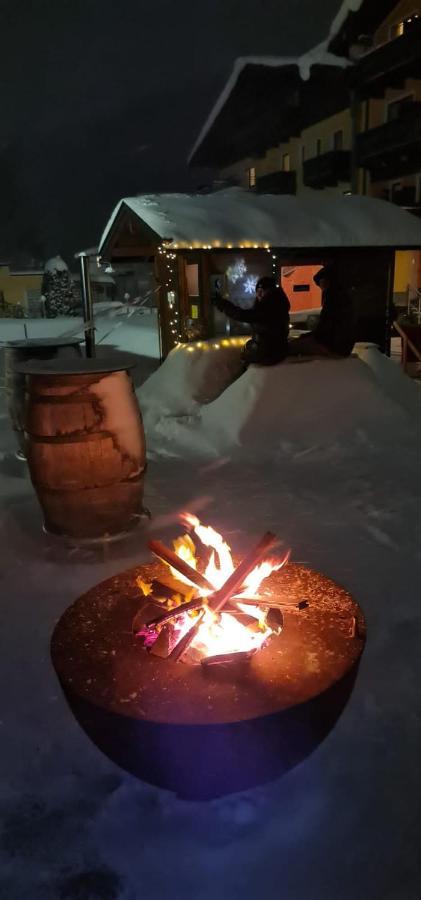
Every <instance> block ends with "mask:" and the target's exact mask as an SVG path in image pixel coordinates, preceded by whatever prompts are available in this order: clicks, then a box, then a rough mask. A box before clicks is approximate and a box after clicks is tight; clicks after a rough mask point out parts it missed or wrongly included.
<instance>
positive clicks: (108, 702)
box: [52, 561, 365, 724]
mask: <svg viewBox="0 0 421 900" xmlns="http://www.w3.org/2000/svg"><path fill="white" fill-rule="evenodd" d="M163 571H164V567H163V565H162V564H161V563H159V562H158V561H157V562H153V563H151V564H150V565H145V566H140V567H137V568H135V569H129V570H127V571H126V572H123V573H121V574H119V575H117V576H115V577H114V578H110V579H109V580H107V581H104V582H102V583H101V584H99V585H96V586H95V587H94V588H92V589H91V590H90V591H88V592H87V593H86V594H84V595H83V596H82V597H80V598H79V599H78V600H77V601H76V602H75V603H74V604H73V605H72V606H70V607H69V608H68V609H67V610H66V612H65V613H64V615H63V616H62V618H61V619H60V621H59V623H58V625H57V627H56V629H55V631H54V634H53V638H52V658H53V663H54V666H55V669H56V671H57V674H58V676H59V678H60V680H61V682H62V684H63V686H64V687H66V688H68V689H70V690H71V691H72V692H73V693H75V694H76V695H78V696H80V697H82V698H83V699H85V700H87V701H88V702H90V703H93V704H95V705H96V706H99V707H102V708H104V709H108V710H110V711H112V712H115V713H119V714H122V715H125V716H132V717H133V718H137V719H143V720H147V721H153V722H166V723H172V724H211V723H222V722H230V721H242V720H246V719H247V720H248V719H253V718H255V717H259V716H262V715H269V714H271V713H274V712H278V711H280V710H282V709H287V708H288V707H291V706H294V705H297V704H300V703H303V702H305V701H306V700H309V699H310V698H312V697H315V696H317V695H318V694H320V693H322V692H323V691H325V690H326V689H328V688H329V687H330V686H331V685H333V684H335V683H336V682H338V681H340V680H341V678H342V677H343V676H344V675H345V674H346V673H347V672H349V671H350V670H351V669H352V668H353V667H354V665H355V664H356V663H357V662H358V659H359V657H360V655H361V653H362V650H363V646H364V635H365V623H364V617H363V614H362V612H361V610H360V608H359V607H358V605H357V604H356V603H355V601H354V600H353V599H352V597H351V596H350V594H348V593H347V592H346V591H345V590H344V589H343V588H342V587H340V586H338V585H337V584H335V583H334V582H333V581H331V580H330V579H328V578H326V576H324V575H321V574H320V573H318V572H314V571H312V570H311V569H308V568H306V567H305V566H302V565H298V564H294V563H290V564H289V565H288V566H286V567H285V568H284V569H283V570H281V572H274V573H273V574H272V575H271V576H270V577H269V578H268V579H267V580H266V581H265V582H264V583H263V586H262V594H263V593H264V594H266V593H268V595H269V596H268V600H269V599H270V594H273V595H274V596H276V598H277V600H278V601H279V599H283V600H285V603H286V604H288V605H286V606H285V608H284V628H283V631H282V633H281V634H280V635H278V636H273V637H271V638H270V639H269V640H268V642H267V644H266V645H265V646H264V647H263V649H262V650H260V651H258V652H257V653H256V654H255V655H254V656H253V658H252V659H251V660H250V661H249V662H247V663H246V664H244V665H243V666H242V667H237V668H235V667H232V666H230V667H227V668H226V669H225V670H224V671H221V669H219V670H218V671H217V672H216V671H215V670H214V669H213V668H211V669H209V670H206V671H204V670H203V668H202V667H200V666H191V665H186V664H183V663H176V662H172V661H170V660H162V659H157V658H156V657H154V656H152V655H150V654H148V653H147V651H145V650H144V649H143V648H142V645H141V642H140V640H139V639H138V638H136V637H135V636H134V635H133V633H132V622H133V618H134V616H135V614H136V612H137V611H138V609H139V606H140V604H141V602H143V598H142V595H141V593H140V591H139V588H138V587H137V585H136V577H137V576H139V575H141V576H142V578H143V579H145V580H151V579H152V578H154V577H155V578H156V577H159V574H160V572H163ZM304 598H305V599H307V600H308V604H309V605H308V607H306V608H305V609H302V610H298V609H292V608H291V604H292V603H298V602H299V601H300V600H302V599H304ZM354 618H355V619H356V620H357V629H356V634H354V635H353V620H354Z"/></svg>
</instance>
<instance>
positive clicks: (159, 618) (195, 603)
mask: <svg viewBox="0 0 421 900" xmlns="http://www.w3.org/2000/svg"><path fill="white" fill-rule="evenodd" d="M155 605H156V604H155ZM202 605H203V598H202V597H194V598H193V599H192V600H189V601H188V602H187V603H180V605H179V606H174V608H173V609H166V610H164V611H163V612H162V611H161V612H159V613H158V614H157V615H156V616H155V618H154V619H153V620H151V621H150V622H149V628H157V627H158V625H162V624H163V623H164V622H168V621H169V620H170V619H175V618H176V617H177V616H181V614H182V613H185V612H188V611H189V610H192V609H199V608H200V607H201V606H202Z"/></svg>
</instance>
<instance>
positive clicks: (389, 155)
mask: <svg viewBox="0 0 421 900" xmlns="http://www.w3.org/2000/svg"><path fill="white" fill-rule="evenodd" d="M420 154H421V103H418V102H414V103H411V104H409V105H408V106H406V107H404V108H403V109H402V112H401V115H400V116H399V118H398V119H394V120H393V121H391V122H385V124H384V125H379V126H378V127H377V128H371V129H370V130H369V131H364V132H362V133H361V134H359V135H358V137H357V160H358V165H359V166H361V167H362V168H364V169H368V170H369V171H370V174H371V179H372V181H383V180H386V179H389V178H399V176H401V175H410V174H412V173H414V172H418V171H419V169H420Z"/></svg>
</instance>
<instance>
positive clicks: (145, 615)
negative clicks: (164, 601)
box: [132, 600, 162, 634]
mask: <svg viewBox="0 0 421 900" xmlns="http://www.w3.org/2000/svg"><path fill="white" fill-rule="evenodd" d="M159 615H162V608H161V607H160V605H159V604H158V603H154V602H153V601H150V600H147V601H146V602H145V603H142V606H141V608H140V609H139V611H138V612H137V613H136V615H135V617H134V619H133V622H132V629H133V631H134V632H135V634H136V633H137V634H138V633H139V632H140V631H141V630H142V629H143V628H150V627H151V623H153V621H154V620H155V619H157V618H158V617H159Z"/></svg>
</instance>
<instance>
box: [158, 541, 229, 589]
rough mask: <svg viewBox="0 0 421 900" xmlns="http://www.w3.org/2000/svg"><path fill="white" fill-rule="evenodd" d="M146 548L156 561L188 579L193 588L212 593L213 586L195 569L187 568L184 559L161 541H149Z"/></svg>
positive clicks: (187, 565)
mask: <svg viewBox="0 0 421 900" xmlns="http://www.w3.org/2000/svg"><path fill="white" fill-rule="evenodd" d="M148 547H149V549H150V550H152V553H154V554H155V556H157V557H158V559H161V560H162V562H164V563H167V565H169V566H172V568H173V569H176V571H177V572H180V574H181V575H183V576H184V578H188V579H189V581H190V582H191V583H192V584H193V585H194V586H195V587H198V588H200V589H201V590H204V591H212V592H213V585H212V584H211V583H210V581H208V579H207V578H205V576H204V575H202V574H201V572H197V571H196V569H193V567H192V566H189V564H188V563H186V562H185V561H184V559H180V557H179V556H177V554H176V553H175V552H174V550H170V548H169V547H166V546H165V544H162V543H161V541H149V544H148Z"/></svg>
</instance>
